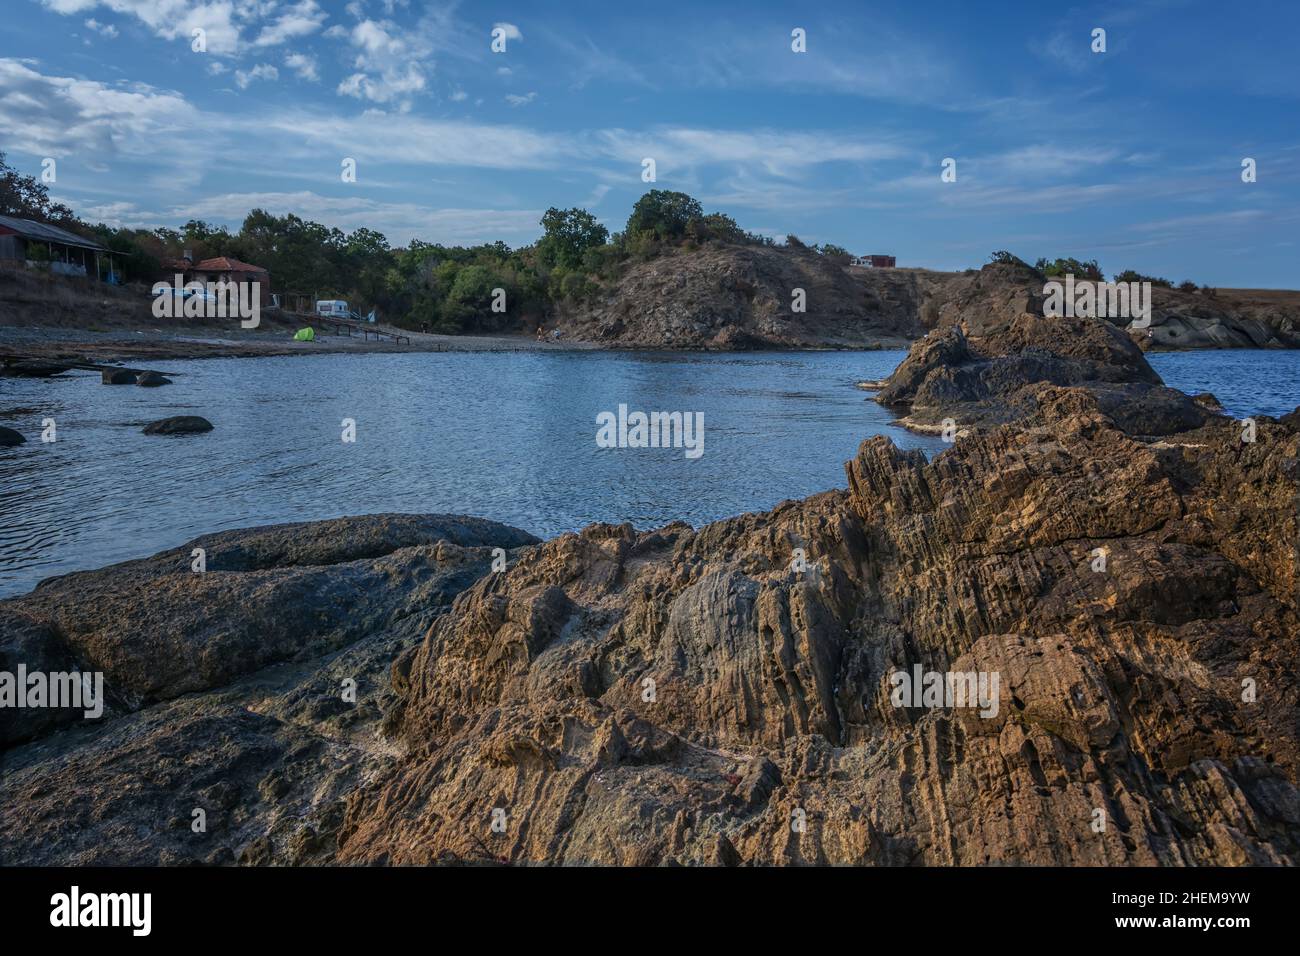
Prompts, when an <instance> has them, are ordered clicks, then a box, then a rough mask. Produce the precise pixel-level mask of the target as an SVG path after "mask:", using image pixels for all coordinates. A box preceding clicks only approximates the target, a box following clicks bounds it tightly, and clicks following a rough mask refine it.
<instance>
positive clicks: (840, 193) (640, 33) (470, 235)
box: [0, 0, 1300, 288]
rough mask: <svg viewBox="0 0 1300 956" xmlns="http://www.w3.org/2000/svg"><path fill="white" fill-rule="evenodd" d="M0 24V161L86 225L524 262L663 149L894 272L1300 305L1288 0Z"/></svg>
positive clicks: (679, 180) (330, 11)
mask: <svg viewBox="0 0 1300 956" xmlns="http://www.w3.org/2000/svg"><path fill="white" fill-rule="evenodd" d="M4 6H5V14H6V21H7V22H6V24H5V26H4V28H3V33H0V149H3V150H5V151H6V152H8V154H9V160H10V162H11V163H14V164H15V165H17V166H19V167H20V168H22V169H24V170H25V171H28V172H39V171H40V168H41V161H42V159H43V158H45V157H51V158H54V159H55V160H56V163H57V166H56V170H57V180H56V182H55V183H54V184H53V186H52V187H51V192H52V193H53V194H54V195H55V197H56V198H58V199H60V200H62V201H64V202H67V203H69V204H70V205H72V206H73V207H74V208H75V209H77V210H78V211H79V212H80V213H82V214H83V216H85V217H87V218H91V219H98V220H103V221H106V222H112V223H117V224H128V225H144V226H149V227H153V226H156V225H177V224H180V223H183V222H184V221H186V220H187V219H190V218H203V219H207V220H209V221H212V222H225V223H229V224H231V225H232V226H237V225H238V224H239V222H240V221H241V220H242V218H243V216H244V214H245V213H246V212H247V210H248V209H249V208H252V207H255V206H260V207H262V208H266V209H268V210H271V211H272V212H276V213H283V212H289V211H292V212H296V213H298V214H299V215H302V216H305V217H308V218H312V219H316V220H319V221H322V222H325V223H328V224H331V225H337V226H339V227H340V228H343V229H345V230H350V229H353V228H356V227H358V226H368V227H371V228H375V229H378V230H380V231H382V232H384V233H385V234H386V235H387V236H388V237H389V239H390V241H392V242H393V243H394V244H400V243H404V242H406V241H408V240H409V239H411V238H412V237H417V238H421V239H425V240H428V241H442V242H447V243H468V242H477V241H487V240H495V239H503V240H505V241H506V242H508V243H510V244H511V245H519V244H522V243H526V242H530V241H532V240H533V239H535V238H536V237H537V235H538V233H539V231H540V229H539V227H538V225H537V220H538V219H539V218H540V215H541V213H542V211H543V210H545V209H546V207H548V206H552V205H556V206H564V207H567V206H573V205H580V206H584V207H586V208H588V209H590V210H591V211H592V212H593V213H595V214H596V215H597V216H598V217H600V218H601V219H602V221H604V222H605V223H606V224H607V225H608V226H609V227H610V228H611V230H616V229H619V228H621V227H622V225H623V223H624V222H625V221H626V218H627V215H628V212H629V210H630V208H631V205H632V203H633V202H634V201H635V200H636V198H637V197H638V196H639V195H640V194H641V193H642V192H644V191H645V190H646V189H648V188H651V187H650V186H649V185H648V184H646V183H644V182H643V181H642V179H641V175H642V160H643V159H644V158H646V157H652V158H654V160H655V163H656V172H657V181H656V182H655V183H654V186H656V187H658V188H662V189H680V190H683V191H686V192H689V193H691V194H692V195H694V196H696V197H697V198H698V199H700V200H701V202H703V204H704V206H705V208H706V209H707V210H709V211H712V210H720V211H723V212H726V213H728V214H730V215H732V216H734V217H735V218H736V220H737V221H738V222H739V223H740V224H741V225H742V226H744V227H746V228H749V229H751V230H754V231H758V232H765V233H770V234H772V235H776V236H784V235H785V234H786V233H789V232H793V233H795V234H797V235H798V236H800V237H801V238H802V239H803V240H804V241H805V242H833V243H837V244H839V245H842V246H845V247H847V248H848V249H849V250H850V251H852V252H855V253H870V252H880V253H892V254H894V255H896V256H897V257H898V261H899V264H900V265H917V266H927V267H931V268H941V269H954V268H966V267H969V266H978V265H980V264H982V263H983V262H984V261H986V260H987V257H988V254H989V253H990V252H992V251H993V250H995V249H1003V248H1005V249H1010V250H1011V251H1013V252H1015V253H1017V254H1019V255H1021V256H1022V257H1025V258H1029V259H1034V258H1037V257H1038V256H1040V255H1048V256H1056V255H1072V256H1078V257H1081V258H1093V257H1095V258H1097V259H1098V260H1100V262H1101V264H1102V267H1103V268H1104V269H1105V270H1106V271H1107V273H1113V272H1116V271H1119V270H1120V269H1124V268H1135V269H1138V270H1139V271H1142V272H1146V273H1150V274H1157V275H1162V276H1165V277H1167V278H1170V279H1174V280H1181V279H1184V278H1193V279H1195V280H1197V281H1198V282H1204V283H1208V284H1211V285H1220V286H1256V287H1277V288H1297V287H1300V276H1297V268H1296V266H1297V258H1298V254H1300V246H1298V245H1297V244H1296V242H1297V227H1298V226H1300V121H1297V117H1300V56H1298V55H1297V42H1298V41H1300V4H1296V3H1294V2H1277V3H1267V2H1265V3H1258V4H1251V5H1249V6H1239V5H1230V4H1222V3H1218V2H1174V0H1164V2H1156V0H1152V2H1125V3H1103V4H1082V5H1079V6H1067V5H1057V4H1053V3H1042V2H1035V3H1006V4H993V3H971V2H927V3H917V2H909V3H899V4H893V3H870V4H867V3H862V2H849V3H837V2H832V0H824V2H821V3H817V4H809V3H762V2H757V3H755V2H749V3H744V4H740V3H727V4H711V3H700V2H691V3H675V2H665V0H654V2H651V3H641V4H633V3H623V2H618V3H611V2H608V0H606V2H601V3H584V2H572V3H558V2H555V0H550V2H539V3H518V2H491V3H478V2H464V3H443V2H424V0H409V2H401V0H355V2H351V3H347V2H343V0H337V2H336V0H203V2H184V0H4ZM498 25H499V26H500V28H501V29H502V30H503V31H505V37H506V50H505V52H504V53H494V52H493V51H492V50H491V43H492V36H491V34H492V30H493V29H494V26H498ZM1098 27H1100V28H1103V29H1105V30H1106V52H1105V53H1093V52H1092V51H1091V48H1090V47H1091V44H1092V42H1093V41H1092V31H1093V29H1094V28H1098ZM194 28H202V29H203V30H204V31H205V36H206V41H207V50H206V52H194V51H193V50H192V48H191V47H192V30H193V29H194ZM795 28H802V29H803V30H805V31H806V35H807V52H806V53H795V52H793V51H792V50H791V31H792V30H793V29H795ZM345 157H350V158H353V159H355V160H356V163H357V181H356V182H355V183H344V182H342V181H341V177H340V169H341V166H340V164H341V162H342V160H343V159H344V158H345ZM1244 157H1251V158H1253V159H1255V160H1256V163H1257V176H1258V181H1257V182H1255V183H1250V184H1247V183H1243V182H1242V180H1241V162H1242V159H1243V158H1244ZM945 158H953V159H955V160H956V163H957V166H956V172H957V179H956V181H955V182H949V183H945V182H942V181H941V178H940V174H941V171H942V170H941V164H942V162H943V160H944V159H945Z"/></svg>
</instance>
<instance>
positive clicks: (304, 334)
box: [293, 325, 316, 342]
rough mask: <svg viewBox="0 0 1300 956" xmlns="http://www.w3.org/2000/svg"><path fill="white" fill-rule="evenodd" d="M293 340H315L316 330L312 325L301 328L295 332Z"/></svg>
mask: <svg viewBox="0 0 1300 956" xmlns="http://www.w3.org/2000/svg"><path fill="white" fill-rule="evenodd" d="M293 340H294V341H295V342H315V341H316V330H315V329H313V328H312V327H311V326H310V325H309V326H307V328H305V329H299V330H298V331H297V332H295V333H293Z"/></svg>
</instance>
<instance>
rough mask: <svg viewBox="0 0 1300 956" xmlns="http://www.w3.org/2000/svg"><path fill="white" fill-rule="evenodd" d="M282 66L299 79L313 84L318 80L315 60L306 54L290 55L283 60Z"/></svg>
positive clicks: (318, 74)
mask: <svg viewBox="0 0 1300 956" xmlns="http://www.w3.org/2000/svg"><path fill="white" fill-rule="evenodd" d="M284 65H285V66H287V67H288V68H289V69H291V70H293V71H294V72H295V73H297V74H298V76H299V78H301V79H304V80H311V81H312V82H315V81H316V80H319V79H320V73H319V72H317V69H316V58H315V57H314V56H312V55H310V54H308V53H290V54H289V55H288V56H286V57H285V58H284Z"/></svg>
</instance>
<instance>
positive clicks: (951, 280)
mask: <svg viewBox="0 0 1300 956" xmlns="http://www.w3.org/2000/svg"><path fill="white" fill-rule="evenodd" d="M1045 282H1046V279H1045V278H1044V277H1043V276H1042V275H1040V274H1039V273H1038V272H1036V271H1034V270H1033V269H1031V268H1029V267H1027V266H1024V265H1017V264H1013V263H993V264H990V265H986V266H985V267H984V268H982V269H978V270H977V269H969V270H967V271H966V272H932V271H929V270H926V269H860V268H848V269H845V268H841V267H839V266H837V265H835V264H834V263H833V262H832V261H830V260H828V259H827V258H825V257H824V256H819V255H817V254H816V253H813V252H811V251H807V250H802V251H801V250H795V249H789V248H786V247H782V246H777V247H763V246H728V245H719V244H709V245H706V246H704V247H703V248H700V249H695V250H684V249H683V250H678V251H676V252H675V253H669V254H665V255H663V256H660V257H658V258H655V259H651V260H649V261H647V262H643V263H639V264H637V265H634V266H632V267H631V268H629V269H628V270H627V271H626V272H625V273H624V274H622V275H621V276H620V277H619V278H618V279H617V280H615V281H614V282H612V283H610V284H609V286H608V287H607V288H605V289H603V290H602V292H601V293H600V294H598V295H596V296H595V297H593V298H592V299H591V300H589V301H588V302H586V303H584V304H582V305H580V306H577V307H573V308H570V309H569V310H567V311H566V312H565V313H564V314H563V315H561V316H560V317H559V321H558V324H559V327H561V328H562V329H563V330H564V331H565V334H566V336H567V337H568V338H569V339H570V340H573V341H584V342H593V343H595V344H597V345H601V346H606V347H611V348H655V349H658V348H664V349H717V350H727V349H766V348H864V347H876V346H885V347H902V346H903V345H906V344H907V343H909V342H911V341H912V340H915V339H916V338H918V337H919V336H920V335H922V334H923V333H925V332H927V331H930V330H933V329H942V328H952V327H957V326H965V325H977V326H978V325H984V324H988V323H1006V322H1009V321H1012V320H1014V319H1016V318H1017V317H1018V316H1021V315H1023V314H1026V313H1028V314H1030V315H1034V316H1037V317H1040V318H1041V317H1042V315H1043V286H1044V283H1045ZM795 289H803V290H804V292H805V296H806V308H807V311H806V312H804V313H796V312H794V311H793V309H792V303H793V298H792V295H793V290H795ZM1128 322H1129V319H1127V318H1116V319H1114V320H1113V324H1115V325H1116V326H1117V327H1118V328H1120V329H1124V328H1125V327H1126V326H1127V325H1128ZM1128 335H1129V336H1130V337H1131V338H1132V340H1133V341H1134V342H1135V343H1136V344H1137V345H1138V346H1139V347H1140V348H1142V349H1143V350H1150V349H1192V348H1297V347H1300V292H1286V291H1275V290H1262V289H1220V290H1218V291H1217V292H1215V293H1214V294H1213V295H1211V294H1208V293H1204V292H1183V291H1181V290H1178V289H1166V288H1163V287H1159V286H1157V287H1154V288H1153V289H1152V314H1151V323H1150V327H1149V328H1147V329H1134V330H1132V331H1130V332H1128Z"/></svg>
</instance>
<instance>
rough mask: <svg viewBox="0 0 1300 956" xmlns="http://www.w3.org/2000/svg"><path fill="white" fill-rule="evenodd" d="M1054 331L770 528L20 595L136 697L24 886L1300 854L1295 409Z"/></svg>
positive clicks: (444, 539) (951, 382)
mask: <svg viewBox="0 0 1300 956" xmlns="http://www.w3.org/2000/svg"><path fill="white" fill-rule="evenodd" d="M1038 321H1039V322H1046V323H1048V324H1047V325H1046V326H1043V327H1041V328H1036V327H1034V326H1033V325H1032V324H1027V323H1026V321H1025V317H1024V316H1023V315H1015V314H1008V315H1007V316H1005V317H1003V318H1002V319H999V320H996V321H992V320H991V321H990V322H989V323H987V324H985V325H981V326H978V327H977V326H974V325H972V324H966V325H964V326H963V327H960V328H956V327H955V328H951V329H945V330H941V331H938V332H936V333H934V334H933V335H932V336H931V337H930V338H929V339H927V340H925V341H923V342H921V343H918V345H917V346H916V347H915V348H914V349H913V352H912V355H911V356H910V357H909V359H908V361H907V362H906V363H904V365H903V366H902V367H900V369H899V371H898V373H897V374H896V376H895V378H894V380H893V381H892V382H891V383H890V385H889V388H888V390H887V394H889V395H892V396H893V397H894V399H895V400H896V401H905V402H910V403H912V407H913V413H914V414H916V412H917V409H918V408H919V407H920V405H921V401H920V400H921V399H922V398H925V401H926V402H927V403H928V404H925V406H924V408H925V409H929V410H930V413H932V414H934V415H937V414H941V413H942V412H943V411H944V409H945V408H948V409H949V410H950V414H949V415H946V416H944V417H961V418H962V419H963V429H962V432H963V434H961V435H960V436H959V437H958V438H957V440H956V441H955V443H954V445H953V447H952V448H950V449H948V450H947V451H945V452H943V453H942V454H940V455H938V456H936V457H935V459H934V460H933V461H927V460H926V459H925V458H924V456H923V455H921V454H920V453H919V452H902V451H900V450H898V449H897V448H896V447H895V446H894V445H893V444H892V443H891V442H890V441H888V440H887V439H885V438H879V437H878V438H873V439H871V440H869V441H867V442H864V443H863V445H862V446H861V448H860V449H859V451H858V454H857V456H856V457H855V458H854V459H853V460H852V461H850V462H849V463H848V464H847V467H846V477H847V490H842V491H831V492H827V493H824V494H820V495H815V496H813V497H811V498H808V499H806V500H804V501H799V502H786V503H784V504H782V505H780V506H778V507H777V508H775V509H773V510H772V511H771V512H768V513H764V514H748V515H742V516H738V517H735V518H731V519H728V520H725V521H720V522H716V523H714V524H711V525H707V526H705V527H702V528H700V529H692V528H690V527H688V526H686V525H684V524H674V525H669V526H667V527H664V528H661V529H658V530H654V531H645V532H637V531H635V530H633V529H632V528H631V527H630V526H627V525H604V524H598V525H592V526H590V527H588V528H587V529H585V530H584V531H583V532H582V533H580V534H568V535H563V536H561V537H559V538H556V539H554V540H551V541H548V542H545V543H536V544H535V543H529V539H528V538H527V537H526V536H524V535H523V534H522V533H520V532H514V531H511V530H510V529H505V528H502V527H501V526H499V525H491V524H490V523H485V522H472V521H470V520H468V519H464V520H458V519H446V518H438V519H427V520H425V521H423V523H422V519H416V518H403V519H400V520H399V519H392V518H389V519H373V520H374V521H375V522H377V524H371V523H368V522H369V521H370V520H371V519H354V523H348V522H339V523H331V524H330V525H327V526H319V525H307V526H297V527H294V528H291V529H287V530H277V529H262V530H258V531H254V532H247V533H232V534H231V535H230V536H220V535H219V536H216V537H215V538H214V539H212V540H211V542H210V546H209V547H208V549H207V554H208V558H207V560H208V569H209V570H208V571H207V573H206V574H205V575H196V574H193V573H191V572H190V571H189V567H188V565H189V561H190V554H191V550H192V549H191V548H190V546H186V547H185V548H182V549H178V550H177V551H175V552H168V553H165V554H164V555H160V556H157V557H155V558H153V559H149V560H148V561H145V562H134V563H131V564H128V565H120V566H117V567H115V568H110V569H106V570H105V571H102V572H95V573H94V574H91V575H76V576H70V577H68V578H63V579H56V580H55V581H54V582H51V583H49V584H46V585H43V586H42V587H40V588H38V589H37V590H36V591H35V592H33V594H32V595H29V596H28V597H26V598H22V599H17V600H14V601H9V602H3V603H0V613H3V614H7V615H10V619H16V618H17V617H19V616H21V618H22V621H23V625H22V626H23V627H24V628H25V630H24V631H22V633H23V634H24V635H26V636H25V637H24V638H23V641H24V642H25V643H22V644H20V646H19V651H18V653H20V654H23V655H27V656H34V655H36V654H38V653H45V654H49V655H51V660H54V661H58V660H62V659H63V658H60V657H59V656H58V655H64V656H65V657H66V656H67V655H72V656H73V657H75V658H76V659H77V660H79V661H80V662H82V666H94V667H99V668H102V669H103V670H105V671H106V672H107V675H108V684H109V687H110V689H111V691H112V693H113V694H114V695H116V696H115V697H114V700H113V715H112V716H111V717H109V718H107V719H105V720H104V721H101V722H100V723H98V724H95V725H93V726H92V725H90V724H88V723H86V722H81V721H78V722H77V726H75V727H72V728H68V729H64V730H60V731H58V732H54V733H50V732H49V728H48V727H41V728H28V729H27V730H26V731H25V732H24V735H23V736H24V739H25V738H26V737H32V736H35V737H36V739H35V740H33V741H32V742H29V743H26V744H23V745H20V746H16V747H11V748H10V749H9V750H8V751H5V752H4V754H3V757H2V758H0V759H3V761H4V762H3V765H2V767H3V774H2V775H0V811H2V812H0V862H3V863H16V862H19V863H27V862H74V861H75V862H90V861H95V862H182V861H207V862H213V863H219V862H243V863H275V862H280V863H284V862H290V863H344V864H352V863H368V864H375V863H379V864H424V863H437V862H443V863H456V862H459V863H494V864H495V863H516V864H556V863H607V864H644V865H661V864H717V865H734V864H745V863H758V864H807V863H865V864H877V865H903V864H938V865H946V864H985V863H1019V864H1023V863H1034V864H1066V865H1082V864H1088V865H1092V864H1097V865H1128V864H1160V865H1188V864H1234V865H1236V864H1242V865H1244V864H1293V863H1295V862H1297V860H1298V859H1300V789H1298V788H1297V782H1298V777H1297V774H1298V773H1300V736H1298V734H1300V684H1298V683H1297V676H1296V673H1295V660H1296V658H1297V652H1298V651H1300V602H1298V585H1300V558H1298V556H1297V548H1296V544H1297V541H1300V527H1298V526H1297V500H1298V494H1300V415H1292V416H1288V417H1287V418H1286V419H1284V420H1282V421H1273V420H1270V419H1266V418H1260V419H1258V420H1257V421H1256V422H1255V423H1254V424H1255V428H1254V431H1253V433H1249V434H1248V433H1247V432H1245V431H1244V430H1243V426H1242V425H1241V424H1240V423H1238V422H1234V421H1232V420H1230V419H1227V418H1225V417H1222V416H1219V415H1215V414H1213V413H1212V412H1211V411H1210V410H1209V409H1207V408H1205V407H1203V406H1202V405H1201V404H1199V403H1195V402H1192V401H1191V400H1188V399H1185V398H1183V397H1181V396H1178V395H1177V393H1172V394H1171V395H1168V396H1166V395H1165V394H1164V393H1165V392H1166V391H1167V390H1164V389H1163V387H1162V386H1161V385H1160V384H1159V379H1158V377H1156V376H1155V374H1154V373H1153V372H1151V370H1150V368H1149V367H1148V366H1147V365H1146V363H1145V360H1144V359H1143V358H1142V356H1141V354H1140V353H1139V352H1138V351H1137V350H1136V348H1135V347H1134V346H1133V345H1132V343H1130V342H1129V341H1127V339H1125V337H1124V336H1123V335H1120V334H1117V333H1116V331H1115V330H1113V329H1111V328H1109V327H1107V326H1105V325H1104V324H1102V323H1099V322H1098V323H1094V324H1093V325H1082V326H1076V325H1073V324H1071V322H1072V321H1073V320H1041V319H1040V320H1038ZM1080 321H1082V320H1080ZM1053 322H1059V323H1060V324H1056V325H1053V324H1052V323H1053ZM936 356H938V358H936ZM1035 375H1038V376H1040V377H1038V378H1034V376H1035ZM1117 389H1119V390H1122V389H1129V390H1131V391H1130V392H1129V393H1125V396H1126V397H1124V396H1122V397H1121V398H1116V395H1117V394H1118V393H1117V392H1116V390H1117ZM1130 401H1132V402H1135V403H1136V407H1137V408H1138V409H1139V411H1138V412H1134V411H1133V410H1132V409H1131V408H1130V407H1129V404H1128V403H1129V402H1130ZM1189 404H1190V405H1191V406H1193V407H1194V408H1195V409H1196V412H1195V413H1190V412H1186V406H1187V405H1189ZM976 406H978V410H979V411H981V412H982V415H977V414H974V412H973V411H972V412H971V414H969V415H967V414H966V411H964V410H965V409H975V408H976ZM952 409H959V410H958V411H951V410H952ZM1144 416H1146V417H1144ZM1244 436H1245V437H1249V438H1251V439H1253V440H1249V441H1244V440H1243V437H1244ZM241 535H246V537H241ZM201 544H202V543H201V542H200V543H199V546H201ZM491 546H496V547H501V548H503V549H508V564H507V566H506V567H505V569H504V570H493V568H492V563H491V561H490V555H491V552H490V550H489V548H490V547H491ZM178 563H180V564H182V565H183V566H182V567H181V568H179V569H177V564H178ZM497 567H498V568H500V567H501V565H500V563H498V564H497ZM214 570H215V572H216V573H214ZM453 594H454V595H455V596H454V598H453V596H452V595H453ZM6 633H8V631H6ZM14 653H15V652H14V651H12V650H6V654H7V655H8V656H7V657H6V660H12V658H13V655H14ZM917 668H919V669H920V671H921V672H922V673H936V674H940V675H944V674H950V673H958V674H970V675H982V676H983V677H986V678H989V682H988V685H987V686H989V687H990V688H991V689H992V691H993V693H992V695H991V697H990V698H989V699H987V700H984V701H980V702H979V706H968V705H970V704H971V701H969V700H965V701H963V700H962V699H961V698H957V699H955V700H944V699H939V700H937V701H936V700H929V699H925V698H918V699H912V700H900V698H899V697H897V696H896V681H897V677H896V676H895V675H898V674H900V673H902V674H912V673H914V670H915V669H917ZM350 677H351V678H353V679H355V680H357V685H358V686H357V690H358V693H357V695H356V698H355V701H348V700H346V699H343V698H341V697H340V694H339V688H340V685H341V684H342V683H343V682H344V681H345V680H347V679H348V678H350ZM196 809H203V810H204V811H205V814H206V820H207V829H206V831H205V832H203V833H196V832H193V827H192V819H193V818H194V817H193V815H194V811H195V810H196Z"/></svg>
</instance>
